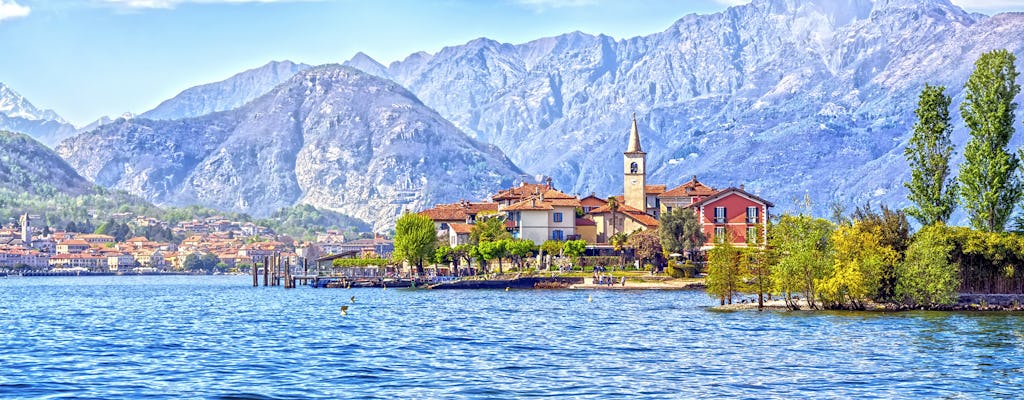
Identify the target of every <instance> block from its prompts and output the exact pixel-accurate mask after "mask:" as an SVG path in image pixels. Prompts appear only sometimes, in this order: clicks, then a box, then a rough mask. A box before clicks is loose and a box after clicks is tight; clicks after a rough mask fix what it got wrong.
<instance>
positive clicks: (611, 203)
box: [608, 196, 619, 236]
mask: <svg viewBox="0 0 1024 400" xmlns="http://www.w3.org/2000/svg"><path fill="white" fill-rule="evenodd" d="M608 211H611V212H612V236H615V222H616V217H617V215H616V213H617V212H619V199H618V198H617V197H615V196H609V197H608Z"/></svg>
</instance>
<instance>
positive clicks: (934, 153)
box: [903, 84, 956, 226]
mask: <svg viewBox="0 0 1024 400" xmlns="http://www.w3.org/2000/svg"><path fill="white" fill-rule="evenodd" d="M945 90H946V88H945V87H944V86H931V85H928V84H925V85H924V90H922V91H921V96H920V98H919V100H918V103H917V111H915V113H916V114H917V123H916V124H914V133H913V134H912V135H911V136H910V142H909V143H908V144H907V149H906V150H905V151H904V153H903V154H904V155H905V156H906V157H907V162H908V163H909V164H910V169H911V175H910V182H907V183H904V185H905V186H906V187H907V189H910V195H909V196H908V199H909V200H910V201H912V202H913V203H914V204H915V205H914V206H912V207H910V208H908V209H907V214H910V215H911V216H913V217H914V218H916V219H917V220H918V222H920V223H921V225H925V226H927V225H932V224H935V223H936V222H943V223H944V222H946V220H948V219H949V215H950V214H952V213H953V209H954V208H955V207H956V181H953V180H952V179H950V178H951V177H950V173H949V172H950V171H949V158H950V156H952V154H953V143H952V141H950V139H949V138H950V135H951V134H952V133H953V125H952V124H950V121H949V104H950V102H951V100H950V97H949V96H947V95H946V94H945Z"/></svg>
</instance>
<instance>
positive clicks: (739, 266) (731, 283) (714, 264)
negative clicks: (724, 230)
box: [704, 240, 746, 305]
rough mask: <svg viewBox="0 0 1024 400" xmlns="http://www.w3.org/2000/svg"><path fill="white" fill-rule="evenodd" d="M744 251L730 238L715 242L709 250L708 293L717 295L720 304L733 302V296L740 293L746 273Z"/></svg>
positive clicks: (713, 295) (706, 281) (706, 282)
mask: <svg viewBox="0 0 1024 400" xmlns="http://www.w3.org/2000/svg"><path fill="white" fill-rule="evenodd" d="M742 258H743V252H742V251H740V250H739V249H737V248H736V247H734V246H733V245H732V243H731V241H730V240H723V241H721V242H718V243H717V244H715V247H714V248H712V249H711V250H710V251H708V265H707V274H708V275H707V277H706V278H705V279H704V283H705V284H706V285H707V292H708V295H709V296H711V297H717V298H718V301H719V304H723V305H724V304H727V303H728V304H732V298H733V296H734V295H735V294H736V293H739V291H740V288H741V286H742V284H743V278H744V276H745V275H746V273H745V271H743V263H742Z"/></svg>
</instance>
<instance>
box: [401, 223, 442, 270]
mask: <svg viewBox="0 0 1024 400" xmlns="http://www.w3.org/2000/svg"><path fill="white" fill-rule="evenodd" d="M436 246H437V231H435V230H434V221H432V220H431V219H430V218H427V217H425V216H422V215H419V214H414V213H405V214H403V215H402V216H401V217H400V218H398V222H397V223H396V224H395V252H394V257H395V259H397V260H403V261H408V262H409V263H410V264H412V265H415V266H416V273H417V274H418V275H423V263H424V262H426V261H429V260H430V258H431V257H433V255H434V247H436Z"/></svg>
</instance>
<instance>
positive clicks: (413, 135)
mask: <svg viewBox="0 0 1024 400" xmlns="http://www.w3.org/2000/svg"><path fill="white" fill-rule="evenodd" d="M999 48H1006V49H1009V50H1010V51H1012V52H1014V53H1015V54H1017V55H1018V56H1020V55H1022V54H1024V14H1017V13H1006V14H999V15H995V16H986V15H981V14H972V13H968V12H965V11H964V10H962V9H961V8H959V7H957V6H955V5H953V4H951V3H950V2H949V1H948V0H874V1H872V0H754V1H753V2H752V3H750V4H746V5H741V6H735V7H730V8H728V9H727V10H725V11H723V12H719V13H715V14H707V15H697V14H692V15H687V16H684V17H682V18H681V19H679V20H678V21H676V22H675V23H674V24H672V25H671V26H669V27H668V28H667V29H666V30H664V31H662V32H658V33H653V34H650V35H646V36H638V37H633V38H628V39H615V38H611V37H608V36H604V35H590V34H585V33H581V32H573V33H568V34H564V35H560V36H556V37H549V38H541V39H537V40H534V41H530V42H527V43H522V44H508V43H500V42H497V41H494V40H490V39H486V38H480V39H476V40H472V41H470V42H468V43H466V44H464V45H458V46H451V47H446V48H444V49H442V50H440V51H439V52H437V53H436V54H430V53H426V52H418V53H414V54H411V55H409V56H408V57H407V58H405V59H403V60H401V61H396V62H393V63H390V64H389V65H387V66H385V65H383V64H382V63H380V62H378V61H376V60H374V59H373V58H371V57H370V56H368V55H366V54H364V53H358V54H356V55H355V56H354V57H352V58H351V59H350V60H348V61H346V62H345V63H344V65H346V66H348V67H351V68H348V67H341V66H335V65H329V66H322V67H309V66H307V65H303V64H296V63H292V62H287V61H285V62H273V63H270V64H267V65H266V66H263V67H260V68H257V69H253V70H250V71H245V72H242V73H239V74H237V75H235V76H233V77H231V78H228V79H226V80H224V81H221V82H215V83H211V84H206V85H202V86H198V87H195V88H192V89H188V90H185V91H184V92H182V93H181V94H179V95H178V96H175V97H174V98H172V99H169V100H167V101H165V102H164V103H162V104H161V105H160V106H158V107H157V108H155V109H154V110H151V111H148V112H145V113H143V114H141V115H139V116H138V117H135V118H119V119H116V120H113V122H110V123H106V124H102V125H101V126H98V127H95V128H93V129H90V130H88V131H87V132H84V133H80V134H79V135H78V136H76V137H74V138H70V139H67V140H66V141H64V142H63V143H62V144H61V145H60V146H59V147H58V153H59V154H61V156H63V157H65V158H66V159H67V160H68V161H69V162H70V164H71V165H73V166H74V167H76V168H78V170H79V171H80V172H81V173H82V174H83V175H85V176H86V177H88V178H91V179H94V180H95V181H96V182H97V183H99V184H101V185H105V186H109V187H114V188H120V189H125V190H128V191H131V192H132V193H135V194H138V195H141V196H143V197H145V198H147V199H150V200H153V201H155V202H158V203H162V204H176V205H180V204H188V203H191V202H198V203H200V204H203V205H207V206H214V207H219V208H223V209H227V210H233V211H243V212H250V213H253V214H255V215H266V214H267V213H269V212H270V211H272V210H273V209H274V208H276V207H280V206H284V205H294V204H312V205H316V206H318V207H325V208H330V209H332V210H336V211H341V212H345V213H349V214H351V215H353V216H356V217H358V218H361V219H364V220H367V221H372V222H374V223H375V228H377V229H378V230H379V229H380V228H381V227H386V226H387V225H388V224H389V223H391V222H393V221H394V218H395V217H397V215H398V214H399V213H400V212H401V210H405V209H417V208H422V207H427V206H430V205H432V204H433V203H435V202H442V201H454V200H458V199H462V198H466V199H476V198H482V197H484V196H485V195H486V194H488V193H490V192H493V191H494V190H495V189H497V188H500V187H501V186H506V185H508V184H512V183H514V182H515V181H516V180H521V179H527V178H525V177H524V174H523V171H527V172H528V173H530V174H543V175H548V176H552V177H553V178H554V181H555V185H556V187H558V188H559V189H560V190H563V191H566V192H575V193H580V194H588V193H591V192H596V193H598V194H599V195H601V196H607V195H611V194H617V193H621V191H622V178H621V166H620V165H619V162H620V160H621V153H622V151H624V149H625V147H626V141H627V135H628V132H629V127H630V121H631V118H633V115H634V114H635V115H636V118H637V120H638V122H639V128H640V132H641V136H642V141H643V147H644V149H645V150H646V151H647V153H648V172H649V175H650V176H649V177H648V182H652V183H666V184H669V185H675V184H680V183H682V182H684V181H687V180H689V179H690V178H691V177H692V176H693V175H698V176H699V178H700V180H701V181H703V182H705V183H707V184H709V185H712V186H718V187H725V186H738V185H740V184H744V185H745V187H746V188H747V189H748V190H750V191H752V192H754V193H757V194H759V195H761V196H763V197H766V198H768V199H770V200H773V201H774V202H775V203H776V204H777V206H778V208H779V209H780V210H779V211H783V210H791V209H794V208H796V207H798V206H797V205H796V204H797V203H799V202H800V201H801V200H802V199H803V198H804V197H805V196H808V197H810V199H811V200H812V203H813V205H814V210H815V212H816V213H817V214H819V215H825V214H827V212H828V211H827V210H828V208H829V207H830V205H831V204H832V203H839V204H844V205H847V206H851V205H856V204H863V203H865V202H868V201H871V202H875V203H885V204H889V205H890V206H902V205H905V204H906V200H905V197H906V190H905V189H904V187H903V185H902V182H903V181H904V180H906V179H907V177H908V176H909V172H908V169H907V166H906V162H905V161H904V159H903V148H904V147H905V144H906V141H907V139H908V137H909V133H910V131H911V127H912V125H913V122H914V114H913V111H914V109H915V107H916V104H917V95H918V93H919V92H920V90H921V88H922V87H923V85H924V83H925V82H928V83H931V84H939V85H945V86H946V87H947V89H948V92H947V93H948V94H950V95H952V96H953V98H954V110H952V111H953V118H954V122H955V123H956V124H957V128H956V130H955V131H954V138H953V139H954V144H956V145H957V146H958V147H959V148H961V149H962V146H963V144H964V143H965V142H966V140H967V133H966V130H965V129H964V128H963V126H962V125H963V124H962V123H961V122H960V119H959V112H958V111H957V110H956V109H955V108H956V105H957V104H959V102H960V101H961V100H962V97H963V93H962V87H963V83H964V82H965V81H966V79H967V77H968V76H969V74H970V73H971V71H972V70H973V65H972V64H973V61H974V60H976V59H977V58H978V57H979V56H980V55H981V54H982V53H983V52H985V51H989V50H992V49H999ZM360 71H361V72H360ZM371 75H372V76H371ZM14 103H15V102H13V101H12V102H8V103H3V102H0V104H14ZM18 104H21V103H18ZM13 109H14V107H11V110H13ZM20 109H22V110H27V109H28V108H27V107H24V106H22V107H21V108H20ZM3 110H4V109H3V108H0V111H3ZM25 112H26V111H22V112H19V113H25ZM15 113H16V112H14V111H10V110H8V111H3V112H0V128H2V127H5V125H4V124H5V122H4V118H6V119H8V120H10V119H12V118H21V120H19V121H22V122H24V121H36V122H40V123H51V124H54V126H62V125H60V124H63V121H62V120H59V117H56V118H52V119H46V118H43V117H42V116H41V114H39V112H28V113H29V114H31V115H34V116H35V119H28V118H26V117H24V116H13V115H14V114H15ZM54 116H55V113H54V114H53V115H49V117H54ZM1017 116H1018V121H1021V120H1022V119H1021V116H1022V114H1021V111H1020V110H1018V112H1017ZM449 121H450V122H449ZM72 128H73V127H72ZM61 129H66V128H61ZM1018 129H1020V127H1018ZM29 133H32V132H29ZM34 135H35V134H34ZM49 135H51V136H48V137H59V136H60V135H53V134H49ZM37 137H39V136H37ZM472 138H475V139H476V140H474V139H472ZM1022 138H1024V135H1017V137H1016V138H1015V140H1014V141H1013V142H1012V145H1013V146H1019V145H1020V144H1021V143H1022ZM41 140H42V139H41ZM478 140H479V141H478ZM44 141H45V140H44ZM483 143H489V144H492V145H493V146H488V145H486V144H483ZM506 155H507V156H506ZM957 162H959V160H957ZM517 166H518V167H517ZM520 168H521V169H520Z"/></svg>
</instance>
